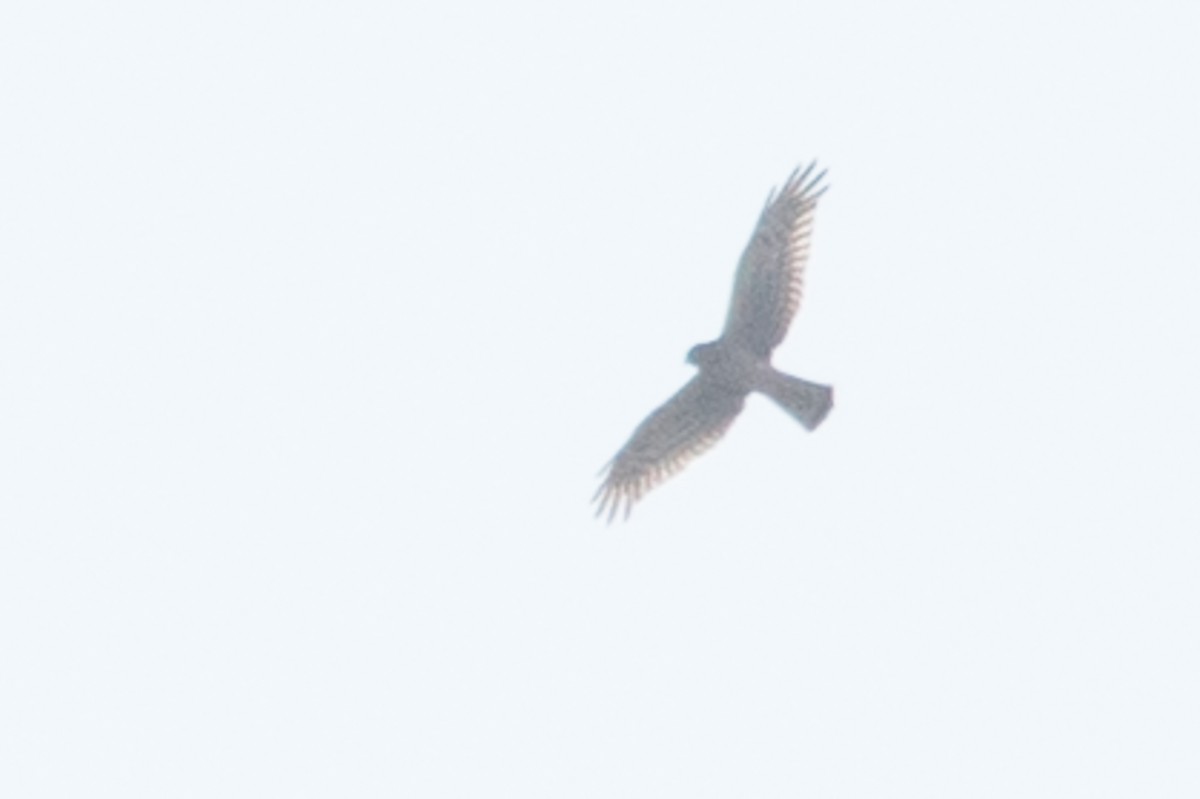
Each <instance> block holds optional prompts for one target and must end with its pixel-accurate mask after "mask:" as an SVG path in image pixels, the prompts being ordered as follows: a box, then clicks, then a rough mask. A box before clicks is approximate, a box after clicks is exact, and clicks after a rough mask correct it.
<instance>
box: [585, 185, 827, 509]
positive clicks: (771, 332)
mask: <svg viewBox="0 0 1200 799" xmlns="http://www.w3.org/2000/svg"><path fill="white" fill-rule="evenodd" d="M815 168H816V163H815V162H814V163H812V164H809V165H808V167H807V168H806V169H804V170H800V169H796V171H794V172H793V173H792V174H791V176H790V177H789V178H788V179H787V182H786V183H784V184H783V188H782V189H780V190H779V192H778V193H776V192H775V191H774V190H772V191H771V193H770V194H769V195H768V196H767V204H766V207H764V208H763V211H762V214H761V215H760V216H759V218H758V225H757V226H755V228H754V233H753V235H751V236H750V243H749V244H747V245H746V250H745V252H743V253H742V259H741V261H740V262H739V263H738V269H737V275H736V277H735V278H734V283H733V299H732V300H731V301H730V303H729V314H728V316H727V317H726V318H725V329H724V330H723V331H721V337H720V338H718V339H717V340H716V341H710V342H708V343H707V344H697V345H696V346H694V347H692V349H691V351H690V352H688V355H687V361H688V363H690V364H692V365H694V366H696V367H698V368H699V370H700V373H699V374H697V375H696V376H695V377H693V378H692V379H691V381H689V382H688V383H687V384H686V385H685V386H684V387H683V388H682V389H680V390H679V392H678V393H677V394H675V396H673V397H671V398H670V399H669V400H667V401H666V403H664V404H663V405H662V406H661V407H659V408H658V409H657V410H655V411H654V412H653V413H651V414H650V415H649V416H648V417H646V419H645V421H643V422H642V423H641V424H640V425H638V427H637V429H636V430H634V431H633V435H632V436H631V437H630V439H629V441H627V442H626V443H625V446H624V447H622V448H621V451H620V452H618V453H617V454H616V457H614V458H613V459H612V460H611V461H609V462H608V464H607V466H605V471H606V472H607V474H606V475H605V477H604V482H603V484H602V485H601V486H600V489H599V490H598V491H597V492H596V496H595V497H594V498H593V501H597V502H599V507H597V509H596V515H597V516H600V515H602V514H603V513H604V512H605V511H606V510H607V511H608V520H609V521H610V522H611V521H612V520H613V518H614V517H615V516H616V515H617V513H618V512H620V510H621V507H622V506H624V514H625V518H629V512H630V510H632V508H633V505H634V503H635V502H637V501H638V500H640V499H641V498H642V495H643V494H645V493H646V492H647V491H649V490H650V489H651V488H654V487H655V486H656V485H658V484H659V483H661V482H662V481H663V480H666V479H667V478H668V477H670V476H671V475H673V474H674V473H675V472H677V471H679V470H680V469H682V468H683V467H684V466H685V465H686V464H687V462H688V461H690V460H691V459H692V458H694V457H696V456H697V455H699V454H700V453H702V452H704V451H705V450H706V449H708V448H709V447H711V446H712V445H713V444H715V443H716V442H717V441H718V440H719V439H720V438H721V436H723V435H724V434H725V431H726V430H728V429H729V425H731V424H733V420H734V419H735V418H736V417H737V415H738V414H739V413H740V412H741V410H742V406H743V405H744V404H745V402H746V395H747V394H749V393H750V392H751V391H759V392H762V393H763V394H766V395H767V396H768V397H770V398H771V399H772V400H774V401H775V402H777V403H778V404H779V405H780V406H781V407H782V408H783V409H784V410H785V411H787V412H788V413H790V414H791V415H792V416H794V417H796V420H797V421H799V422H800V424H802V425H804V427H805V428H807V429H809V430H813V429H815V428H816V427H817V425H819V424H820V423H821V421H822V420H823V419H824V418H825V415H826V414H827V413H829V409H830V408H832V407H833V389H832V388H830V387H829V386H823V385H819V384H817V383H810V382H808V381H807V380H801V379H800V378H798V377H792V376H791V375H787V374H784V373H783V372H780V371H777V370H776V369H775V368H774V367H772V366H771V352H772V350H774V349H775V348H776V347H777V346H779V343H780V342H781V341H783V337H784V335H786V334H787V329H788V325H789V324H790V323H791V321H792V317H793V316H794V315H795V313H796V309H797V308H798V307H799V306H800V295H801V293H802V289H803V286H804V265H805V263H806V262H807V261H808V249H809V243H810V240H811V236H812V225H813V215H814V213H815V212H816V209H817V199H818V198H819V197H820V196H821V195H822V194H824V193H825V189H826V188H828V187H827V186H821V187H820V188H818V186H820V183H821V178H823V177H824V176H825V173H824V172H820V173H819V174H817V175H816V176H812V172H813V170H814V169H815Z"/></svg>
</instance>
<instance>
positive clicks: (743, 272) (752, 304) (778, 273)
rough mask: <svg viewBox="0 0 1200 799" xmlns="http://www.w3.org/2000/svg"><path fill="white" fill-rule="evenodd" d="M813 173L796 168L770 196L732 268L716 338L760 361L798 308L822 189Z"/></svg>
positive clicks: (814, 165)
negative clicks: (721, 327) (730, 285)
mask: <svg viewBox="0 0 1200 799" xmlns="http://www.w3.org/2000/svg"><path fill="white" fill-rule="evenodd" d="M815 168H816V162H815V161H814V162H813V163H811V164H809V165H808V167H807V168H806V169H804V170H803V171H801V170H800V169H799V168H797V169H796V171H795V172H793V173H792V174H791V177H789V178H788V179H787V182H786V183H784V184H783V188H782V189H780V190H779V193H778V194H776V193H775V191H774V190H772V192H771V194H770V195H769V196H768V197H767V204H766V207H765V208H763V211H762V214H761V215H760V216H759V218H758V225H757V226H756V227H755V228H754V233H753V235H751V236H750V243H749V244H747V245H746V249H745V251H744V252H743V253H742V259H741V261H739V262H738V270H737V277H736V278H735V279H734V284H733V299H732V300H730V303H729V315H728V316H727V317H726V319H725V330H724V331H723V332H722V334H721V335H722V338H724V339H726V340H728V341H730V342H734V343H738V344H741V345H743V346H745V347H746V348H747V349H749V350H750V352H752V353H754V354H755V355H758V356H760V357H763V358H765V357H767V356H769V355H770V354H771V350H773V349H775V347H777V346H778V345H779V342H781V341H783V337H784V335H786V334H787V329H788V325H789V324H791V321H792V317H793V316H794V315H795V314H796V309H797V308H799V307H800V296H801V293H802V291H803V289H804V265H805V263H806V262H807V261H808V248H809V239H810V236H811V234H812V223H813V213H814V212H815V211H816V208H817V198H818V197H820V196H821V195H822V194H824V192H825V189H826V188H827V187H821V188H817V186H818V184H819V183H820V182H821V178H823V177H824V176H825V173H824V172H823V171H822V172H820V173H818V174H817V175H816V176H815V177H810V175H812V172H813V170H814V169H815Z"/></svg>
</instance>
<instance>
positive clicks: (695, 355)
mask: <svg viewBox="0 0 1200 799" xmlns="http://www.w3.org/2000/svg"><path fill="white" fill-rule="evenodd" d="M716 344H717V342H715V341H709V342H707V343H705V344H697V345H696V346H694V347H692V348H691V349H690V350H688V354H687V362H688V363H690V364H691V365H692V366H704V365H705V364H708V363H711V362H712V360H713V357H714V355H715V350H716Z"/></svg>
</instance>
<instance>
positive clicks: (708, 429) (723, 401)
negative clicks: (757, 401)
mask: <svg viewBox="0 0 1200 799" xmlns="http://www.w3.org/2000/svg"><path fill="white" fill-rule="evenodd" d="M745 402H746V392H744V391H737V390H731V389H729V388H727V387H724V386H722V385H721V384H719V383H717V382H715V381H713V380H711V379H708V378H706V377H705V376H704V375H703V374H700V375H697V376H696V377H694V378H692V379H691V380H690V381H689V382H688V383H687V384H686V385H685V386H684V387H683V388H681V389H680V390H679V391H678V392H677V393H676V394H675V396H673V397H671V398H670V399H669V400H667V401H666V402H665V403H663V404H662V406H660V407H659V408H657V409H656V410H655V411H654V412H653V413H651V414H650V415H649V416H648V417H646V419H645V421H643V422H642V423H641V424H640V425H638V427H637V429H636V430H634V431H633V435H632V436H630V438H629V441H628V442H626V444H625V446H624V447H622V448H621V451H620V452H618V453H617V455H616V457H614V458H613V459H612V460H611V461H609V463H608V465H607V466H606V467H605V469H606V470H607V472H608V473H607V475H606V476H605V478H604V482H603V483H602V484H601V486H600V488H599V490H597V491H596V495H595V496H594V497H593V498H592V501H593V502H598V503H599V506H598V507H597V508H596V515H597V516H601V515H603V514H604V512H605V511H606V510H607V511H608V520H609V521H610V522H611V521H612V520H613V518H614V517H615V516H616V515H617V513H618V512H620V510H621V507H622V506H624V508H625V511H624V513H625V518H629V512H630V510H632V509H633V505H634V503H635V502H637V501H638V500H639V499H641V498H642V495H643V494H645V493H646V492H647V491H649V490H650V489H652V488H654V487H655V486H656V485H658V484H659V483H661V482H662V481H663V480H666V479H667V478H668V477H670V476H671V475H673V474H675V473H676V472H678V471H679V470H680V469H682V468H683V467H684V466H685V465H686V464H687V463H688V461H690V460H691V459H692V458H695V457H696V456H697V455H699V454H700V453H702V452H704V451H705V450H706V449H708V448H709V447H711V446H712V445H713V444H715V443H717V441H718V440H719V439H720V438H721V436H723V435H724V434H725V431H726V430H728V429H729V425H731V424H732V423H733V420H734V419H735V418H736V417H737V415H738V413H740V412H741V410H742V406H743V405H744V404H745Z"/></svg>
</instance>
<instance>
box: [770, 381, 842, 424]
mask: <svg viewBox="0 0 1200 799" xmlns="http://www.w3.org/2000/svg"><path fill="white" fill-rule="evenodd" d="M761 390H762V392H763V393H764V394H766V395H767V396H768V397H770V398H771V399H773V400H775V402H776V403H778V405H779V407H781V408H783V409H784V410H785V411H787V412H788V413H790V414H791V415H792V416H794V417H796V421H798V422H800V424H802V425H804V427H805V428H807V429H808V430H816V429H817V425H819V424H821V422H822V421H824V420H825V417H826V415H828V414H829V410H830V409H831V408H832V407H833V389H832V388H831V387H829V386H823V385H821V384H819V383H810V382H808V381H807V380H801V379H800V378H798V377H792V376H791V375H785V374H784V373H782V372H772V373H771V376H770V377H769V378H768V379H767V380H766V381H765V384H764V385H763V386H762V388H761Z"/></svg>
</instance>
